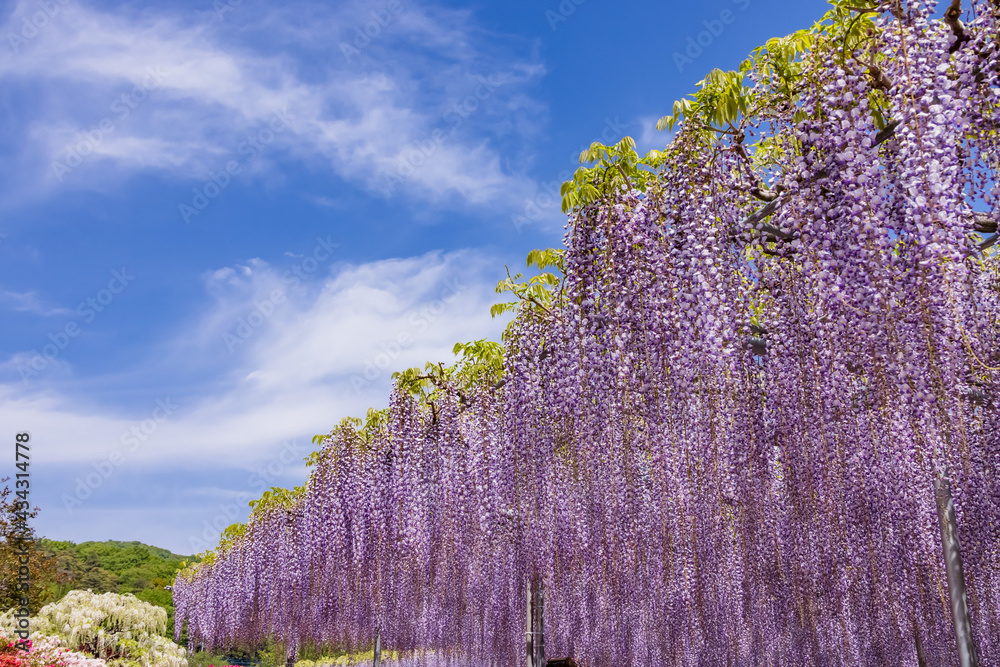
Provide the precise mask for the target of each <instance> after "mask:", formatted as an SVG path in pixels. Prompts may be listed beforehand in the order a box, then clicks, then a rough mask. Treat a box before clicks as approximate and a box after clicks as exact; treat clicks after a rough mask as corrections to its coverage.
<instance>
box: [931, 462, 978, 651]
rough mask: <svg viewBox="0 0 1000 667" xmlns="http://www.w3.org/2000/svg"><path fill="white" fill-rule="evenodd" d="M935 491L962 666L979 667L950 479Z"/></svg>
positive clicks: (943, 479) (936, 483)
mask: <svg viewBox="0 0 1000 667" xmlns="http://www.w3.org/2000/svg"><path fill="white" fill-rule="evenodd" d="M934 491H935V494H934V495H935V496H936V498H937V511H938V523H939V524H940V526H941V547H942V548H943V549H944V566H945V570H946V571H947V573H948V594H949V596H950V597H951V615H952V619H953V620H954V622H955V639H956V640H957V642H958V663H959V665H961V667H977V665H978V664H979V663H978V660H977V659H976V646H975V643H974V642H973V638H972V621H971V619H970V618H969V603H968V600H967V599H966V596H965V572H964V571H963V569H962V552H961V549H960V543H959V541H958V524H957V523H956V521H955V500H954V499H953V498H952V496H951V483H950V482H949V481H948V478H947V477H945V476H944V475H940V474H939V475H938V476H937V477H936V478H935V480H934Z"/></svg>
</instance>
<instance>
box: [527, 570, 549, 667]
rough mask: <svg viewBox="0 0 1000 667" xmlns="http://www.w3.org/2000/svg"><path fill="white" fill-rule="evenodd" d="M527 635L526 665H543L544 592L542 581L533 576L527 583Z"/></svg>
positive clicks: (532, 666) (537, 666) (538, 666)
mask: <svg viewBox="0 0 1000 667" xmlns="http://www.w3.org/2000/svg"><path fill="white" fill-rule="evenodd" d="M526 588H527V614H526V616H527V630H526V632H525V636H526V637H527V648H528V667H545V626H544V625H543V623H542V614H543V613H544V612H545V593H544V592H543V591H542V582H541V581H540V580H539V579H538V578H537V577H535V578H533V579H532V580H531V581H529V582H528V584H527V587H526Z"/></svg>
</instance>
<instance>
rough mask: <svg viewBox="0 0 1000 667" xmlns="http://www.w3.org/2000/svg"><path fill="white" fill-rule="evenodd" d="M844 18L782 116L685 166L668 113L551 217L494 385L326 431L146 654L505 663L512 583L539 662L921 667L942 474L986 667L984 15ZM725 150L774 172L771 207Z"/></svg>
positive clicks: (993, 191) (993, 385)
mask: <svg viewBox="0 0 1000 667" xmlns="http://www.w3.org/2000/svg"><path fill="white" fill-rule="evenodd" d="M957 5H958V3H954V4H953V5H952V8H953V9H954V8H955V7H957ZM878 9H879V10H880V11H883V10H884V11H883V13H881V14H879V15H878V16H877V17H874V22H873V25H874V26H875V27H876V30H874V31H873V32H872V33H871V34H870V35H869V39H870V43H868V44H867V45H866V46H864V47H863V48H860V49H858V50H857V53H854V52H851V53H846V54H845V53H844V52H843V51H841V52H839V53H831V52H830V51H828V50H823V49H819V48H817V49H814V50H812V51H809V52H807V53H805V54H804V55H803V56H802V60H801V62H802V68H803V70H802V71H803V72H804V75H803V78H804V80H806V81H807V82H809V83H810V85H807V86H804V87H803V89H802V90H801V91H800V92H799V95H800V97H799V98H798V99H799V101H800V103H799V104H798V105H797V106H787V105H786V106H785V107H782V106H781V104H780V103H779V102H774V103H773V104H772V106H771V107H770V110H769V112H768V113H767V114H763V113H759V114H756V115H754V114H746V115H744V116H741V121H740V123H739V124H736V125H732V126H731V127H732V131H730V132H724V133H722V134H721V136H719V138H718V139H717V140H716V141H714V142H712V143H710V144H708V147H707V148H706V143H705V139H704V137H705V131H704V129H703V128H701V127H699V124H698V122H697V120H696V119H694V118H692V119H690V120H688V121H686V122H684V123H683V124H682V128H681V130H680V131H679V132H678V133H677V135H676V137H675V138H674V140H673V141H672V142H671V144H670V146H669V147H668V149H667V151H666V155H665V159H664V160H663V161H662V166H661V167H660V168H659V170H658V173H657V177H656V179H655V183H652V184H648V186H644V187H642V188H640V189H634V188H633V189H623V190H616V191H614V192H610V193H606V194H605V196H603V197H602V198H600V199H598V200H597V201H595V202H594V203H591V204H587V205H585V206H582V207H580V208H578V209H577V210H576V211H575V212H574V213H573V214H572V215H571V217H570V223H569V225H568V232H567V235H566V250H565V256H564V257H565V266H564V268H565V279H564V280H563V282H562V284H561V286H560V287H559V292H558V294H557V295H556V296H555V298H554V299H553V301H552V303H551V305H550V306H549V307H544V306H541V305H537V304H536V306H537V307H525V308H523V309H522V310H521V311H520V314H519V316H518V317H517V319H516V320H515V321H514V323H513V324H512V325H511V327H510V329H509V331H508V335H507V338H506V346H505V371H504V372H505V381H504V382H503V383H495V384H494V383H489V382H483V383H480V384H479V385H478V386H477V387H475V388H474V390H473V391H472V392H471V393H469V392H465V393H461V394H460V392H458V391H457V390H455V391H442V392H441V393H440V396H439V397H438V399H437V401H436V402H435V404H434V406H433V409H430V408H428V407H427V406H426V405H421V404H419V403H417V402H415V401H414V400H413V399H412V398H411V397H410V396H409V394H408V393H406V392H405V391H402V390H399V389H398V388H397V390H396V391H395V392H394V393H393V395H392V399H391V405H390V409H389V419H388V421H387V423H386V424H384V425H383V426H381V427H380V428H378V429H376V430H375V431H374V432H373V433H369V434H367V435H363V434H361V433H359V432H357V431H356V430H355V429H353V428H350V427H347V426H343V427H338V429H336V430H335V431H333V432H332V433H331V434H330V437H329V439H328V440H327V441H326V442H325V445H324V450H323V456H322V457H321V460H320V462H319V464H318V465H317V467H316V469H315V470H314V472H313V474H312V475H311V477H310V479H309V481H308V484H307V487H306V490H305V493H304V495H303V496H302V497H301V498H299V499H298V501H297V502H295V503H294V504H293V505H291V506H290V507H284V506H282V505H280V504H276V505H274V506H272V507H270V508H269V509H268V510H267V511H264V512H260V513H255V516H254V517H253V519H252V520H251V522H250V523H249V524H248V526H247V528H246V531H245V532H244V533H243V534H242V535H241V536H239V537H237V538H234V539H232V540H230V541H228V542H227V543H226V544H225V545H222V546H220V549H219V551H218V553H217V554H216V555H215V558H214V560H213V561H212V562H210V563H205V564H203V565H202V566H201V567H200V568H199V569H197V570H196V571H194V572H193V573H192V574H190V575H189V576H187V577H178V580H177V582H176V586H175V589H174V601H175V605H176V619H177V621H176V622H177V631H178V636H179V635H180V630H181V628H182V627H183V625H184V624H185V623H186V624H187V630H188V638H189V640H190V641H196V640H197V641H199V642H205V643H206V644H208V645H211V646H228V645H233V644H246V645H254V644H258V643H259V642H261V641H262V640H263V639H264V638H267V637H270V638H272V639H274V640H276V641H278V642H279V643H282V644H284V645H286V646H288V647H291V648H293V649H294V648H295V647H301V646H306V645H323V646H337V647H342V648H346V649H356V648H363V647H371V645H372V644H373V643H374V638H375V635H376V632H381V637H382V642H383V644H384V645H385V646H387V647H388V648H391V649H394V650H399V651H414V653H413V654H412V655H413V659H414V660H416V661H418V662H432V661H441V660H447V659H450V658H456V659H462V660H469V661H470V664H472V663H474V664H477V665H511V666H513V665H517V664H523V661H524V659H525V658H524V631H525V627H524V613H525V611H524V610H525V582H527V581H530V580H532V579H533V578H538V579H539V580H540V581H541V582H542V584H543V586H544V591H545V607H544V610H545V612H544V613H545V626H546V638H545V641H546V650H547V652H548V653H549V654H550V655H568V654H571V655H573V656H574V657H575V658H576V659H577V661H578V662H580V663H582V664H584V665H589V666H594V667H598V666H602V665H612V664H614V665H650V666H652V665H657V666H658V665H727V666H728V665H803V666H805V665H810V666H812V665H875V664H878V665H901V666H902V665H913V666H917V665H946V664H955V661H956V655H957V653H956V647H955V635H954V630H953V626H952V618H951V611H950V607H949V603H948V583H947V580H946V579H945V571H944V563H943V559H942V554H941V541H940V532H939V528H938V517H937V513H936V505H935V496H934V488H935V486H934V485H935V480H936V479H938V478H939V477H940V476H943V475H947V476H948V477H949V478H950V480H951V484H952V489H953V493H954V498H955V504H956V510H957V518H958V525H959V531H960V536H961V547H962V556H963V558H964V561H965V576H966V584H967V587H968V594H969V606H970V609H971V615H972V622H973V630H974V638H975V643H976V648H977V650H978V653H979V658H980V661H981V662H980V664H983V665H988V664H1000V475H998V473H1000V436H998V428H1000V419H998V410H997V402H996V401H998V400H1000V398H998V393H997V390H998V388H1000V387H998V383H997V380H998V368H997V367H998V366H1000V318H998V313H1000V309H998V306H1000V272H998V268H997V261H996V259H995V255H994V254H993V253H995V249H989V248H988V245H989V244H988V241H987V242H984V241H983V237H982V236H980V235H978V234H976V233H975V232H976V231H979V232H985V233H986V234H990V233H993V234H995V232H996V220H997V218H998V217H1000V216H998V211H1000V189H998V186H997V181H996V173H997V172H996V170H997V167H998V160H1000V77H998V68H1000V56H998V53H1000V49H998V27H1000V26H998V22H1000V18H998V13H1000V6H998V4H997V3H996V2H985V1H982V0H979V1H977V2H975V3H973V5H972V7H971V8H970V11H969V14H968V16H969V19H968V20H967V22H966V23H965V24H964V25H963V24H961V23H959V22H958V20H957V17H956V16H955V15H954V14H952V15H949V16H948V20H939V19H937V18H935V17H934V14H933V11H934V6H933V5H932V4H928V3H924V2H910V3H899V2H897V3H893V2H889V3H886V4H885V5H884V6H882V7H880V8H878ZM869 52H870V53H876V52H877V53H879V54H880V60H879V63H878V66H877V67H876V66H875V64H874V63H873V62H868V61H866V58H869V57H874V56H867V55H866V54H867V53H869ZM748 76H749V77H750V78H751V80H753V81H754V83H755V85H756V88H754V90H760V91H766V90H768V89H769V87H773V86H774V83H773V82H772V81H765V80H764V77H763V75H761V74H760V72H759V71H755V72H750V73H749V74H748ZM876 88H877V89H879V90H880V91H881V93H880V94H881V95H883V96H884V103H885V105H886V109H888V110H889V115H888V117H887V118H886V121H889V120H891V121H894V122H892V123H891V124H889V126H888V128H886V127H880V126H879V125H877V124H876V123H877V121H876V118H875V116H874V115H873V113H870V112H869V106H868V104H867V101H868V100H870V99H871V95H872V91H873V90H875V89H876ZM803 110H806V111H808V113H803ZM748 135H750V136H756V137H758V138H759V137H760V136H761V135H767V136H768V137H770V138H771V141H772V144H771V145H772V146H773V145H778V144H781V145H782V146H784V147H785V149H784V150H785V152H784V153H783V155H784V156H785V157H786V158H787V161H786V162H785V163H784V164H781V165H779V167H778V168H776V169H773V170H771V172H770V176H773V177H774V179H777V180H773V179H772V180H770V181H768V182H767V183H764V182H758V181H757V180H755V179H758V178H760V177H761V176H760V173H759V172H757V173H755V172H754V170H753V169H750V168H748V164H750V163H751V162H752V161H751V160H750V157H751V156H749V155H748V152H749V151H748V148H747V147H746V146H744V141H745V140H746V137H747V136H748ZM748 143H749V142H748ZM764 145H765V144H764V143H760V142H758V143H757V144H756V146H755V148H756V150H758V151H759V150H763V148H762V147H763V146H764ZM765 179H766V177H765ZM765 185H769V186H770V187H769V188H765V187H764V186H765ZM779 185H780V187H779ZM640 190H642V191H640ZM751 191H754V194H755V195H756V198H755V197H754V196H751V195H750V194H749V193H750V192H751ZM762 193H765V194H764V195H762ZM759 199H765V200H770V201H771V203H770V204H769V205H768V206H767V210H766V211H765V213H768V214H770V217H768V218H766V222H764V216H763V215H759V214H758V215H754V214H753V213H754V211H757V210H759V207H760V206H761V205H762V204H761V202H760V201H757V200H759ZM993 238H994V239H995V237H993ZM526 305H531V304H526Z"/></svg>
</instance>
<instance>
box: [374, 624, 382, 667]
mask: <svg viewBox="0 0 1000 667" xmlns="http://www.w3.org/2000/svg"><path fill="white" fill-rule="evenodd" d="M381 664H382V628H379V629H377V630H376V631H375V656H374V657H373V658H372V665H373V667H379V665H381Z"/></svg>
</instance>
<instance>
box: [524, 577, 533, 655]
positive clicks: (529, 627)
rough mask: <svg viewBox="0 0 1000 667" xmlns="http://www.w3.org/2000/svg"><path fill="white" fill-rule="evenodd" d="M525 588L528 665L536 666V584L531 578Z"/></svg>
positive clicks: (525, 633)
mask: <svg viewBox="0 0 1000 667" xmlns="http://www.w3.org/2000/svg"><path fill="white" fill-rule="evenodd" d="M525 590H526V591H527V595H526V597H527V605H526V607H525V609H526V611H527V614H526V615H527V620H526V622H525V627H524V641H525V647H526V648H527V651H528V667H536V665H535V641H534V638H535V623H534V621H535V615H534V613H532V606H533V605H532V602H533V600H532V598H533V597H534V595H533V593H534V586H532V582H531V580H530V579H529V580H528V581H526V582H525Z"/></svg>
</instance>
